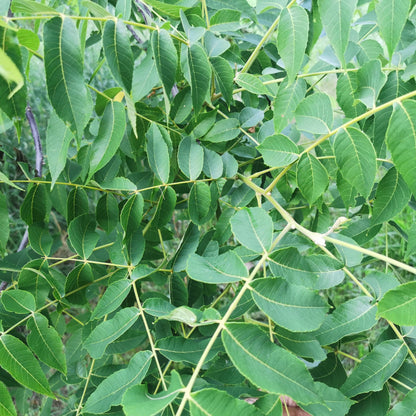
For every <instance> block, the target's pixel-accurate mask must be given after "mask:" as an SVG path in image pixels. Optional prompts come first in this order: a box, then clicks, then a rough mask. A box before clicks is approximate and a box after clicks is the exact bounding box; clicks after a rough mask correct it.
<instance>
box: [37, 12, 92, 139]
mask: <svg viewBox="0 0 416 416" xmlns="http://www.w3.org/2000/svg"><path fill="white" fill-rule="evenodd" d="M43 41H44V50H45V57H44V59H45V72H46V85H47V87H48V94H49V99H50V100H51V103H52V106H53V108H54V109H55V111H56V114H57V115H58V116H59V117H60V118H61V119H62V120H63V121H65V122H68V123H70V125H71V127H72V130H73V131H76V132H77V135H78V137H81V136H82V132H83V130H84V127H85V125H86V124H87V122H88V120H89V118H90V115H91V113H92V101H91V96H90V93H89V92H88V90H87V87H86V85H85V83H84V76H83V59H82V54H81V45H80V41H79V36H78V31H77V28H76V26H75V23H74V21H73V20H72V19H62V18H61V17H58V16H57V17H54V18H52V19H50V20H48V21H47V22H46V23H45V26H44V29H43Z"/></svg>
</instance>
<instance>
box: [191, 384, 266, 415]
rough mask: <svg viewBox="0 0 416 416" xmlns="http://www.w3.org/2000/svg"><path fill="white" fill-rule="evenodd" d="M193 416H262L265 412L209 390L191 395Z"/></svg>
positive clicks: (215, 390)
mask: <svg viewBox="0 0 416 416" xmlns="http://www.w3.org/2000/svg"><path fill="white" fill-rule="evenodd" d="M190 409H191V416H205V415H207V414H209V415H212V416H223V415H227V416H240V415H244V416H261V415H263V412H261V411H260V410H259V409H257V408H256V407H255V406H254V405H252V404H249V403H247V402H246V401H244V400H240V399H237V398H235V397H233V396H230V395H229V394H228V393H226V392H225V391H222V390H217V389H214V388H208V389H203V390H199V391H197V392H195V393H192V394H191V402H190Z"/></svg>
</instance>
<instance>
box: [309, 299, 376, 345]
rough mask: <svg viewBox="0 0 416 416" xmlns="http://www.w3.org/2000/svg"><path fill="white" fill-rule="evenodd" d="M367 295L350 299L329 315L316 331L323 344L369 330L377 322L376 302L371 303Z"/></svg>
mask: <svg viewBox="0 0 416 416" xmlns="http://www.w3.org/2000/svg"><path fill="white" fill-rule="evenodd" d="M370 301H371V299H370V298H368V297H366V296H359V297H357V298H354V299H351V300H348V301H346V302H344V303H343V304H341V305H340V306H339V307H338V308H336V309H335V311H334V312H332V314H330V315H327V316H326V318H325V320H324V322H323V324H322V326H321V327H320V328H319V329H318V330H317V331H316V332H315V336H316V338H317V340H318V341H319V342H320V343H321V345H330V344H333V343H334V342H336V341H338V340H340V339H341V338H343V337H345V336H347V335H352V334H358V333H359V332H363V331H367V330H368V329H370V328H372V327H373V326H374V325H375V324H376V323H377V320H376V304H374V305H371V304H370Z"/></svg>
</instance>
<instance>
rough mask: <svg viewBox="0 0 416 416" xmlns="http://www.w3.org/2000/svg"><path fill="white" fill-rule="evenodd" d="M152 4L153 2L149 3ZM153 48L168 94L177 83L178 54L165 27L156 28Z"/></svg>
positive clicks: (160, 76) (153, 35)
mask: <svg viewBox="0 0 416 416" xmlns="http://www.w3.org/2000/svg"><path fill="white" fill-rule="evenodd" d="M149 4H151V3H149ZM152 50H153V54H154V57H155V62H156V69H157V73H158V74H159V78H160V79H161V80H162V84H163V87H164V89H165V92H166V94H169V93H170V90H171V89H172V87H173V84H174V83H175V75H176V67H177V66H178V54H177V53H176V48H175V45H174V44H173V41H172V39H171V37H170V36H169V33H168V32H167V31H166V30H165V29H160V30H155V31H154V32H153V34H152Z"/></svg>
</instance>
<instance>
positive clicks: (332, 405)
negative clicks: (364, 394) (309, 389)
mask: <svg viewBox="0 0 416 416" xmlns="http://www.w3.org/2000/svg"><path fill="white" fill-rule="evenodd" d="M315 385H316V389H317V391H318V393H319V394H320V395H321V397H325V402H322V403H314V404H308V405H306V406H302V408H303V409H304V410H306V411H307V412H308V413H309V414H311V415H319V416H333V415H346V414H348V410H349V408H350V407H351V405H352V404H353V403H354V401H353V400H350V399H348V398H346V397H345V396H344V395H343V394H342V393H341V392H340V391H339V390H338V389H337V388H332V387H329V386H327V385H326V384H324V383H316V384H315Z"/></svg>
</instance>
